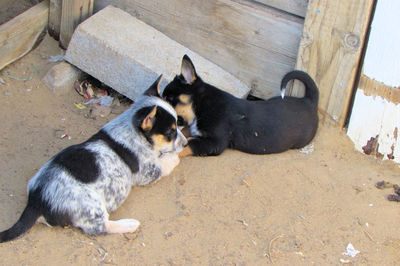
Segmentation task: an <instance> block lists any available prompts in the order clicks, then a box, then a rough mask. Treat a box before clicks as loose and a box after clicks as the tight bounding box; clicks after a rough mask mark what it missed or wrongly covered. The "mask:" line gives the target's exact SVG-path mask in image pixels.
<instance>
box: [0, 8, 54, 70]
mask: <svg viewBox="0 0 400 266" xmlns="http://www.w3.org/2000/svg"><path fill="white" fill-rule="evenodd" d="M48 12H49V5H48V3H47V1H43V2H41V3H39V4H37V5H35V6H34V7H31V8H30V9H28V10H27V11H25V12H24V13H22V14H20V15H18V16H16V17H15V18H13V19H11V20H9V21H8V22H6V23H4V24H2V25H0V69H2V68H3V67H5V66H6V65H8V64H10V63H12V62H14V61H15V60H17V59H19V58H21V57H22V56H24V55H25V54H26V53H28V52H29V51H30V50H31V49H32V48H33V47H34V46H35V44H36V43H37V42H38V40H40V36H44V35H42V33H44V32H45V30H46V26H47V21H48Z"/></svg>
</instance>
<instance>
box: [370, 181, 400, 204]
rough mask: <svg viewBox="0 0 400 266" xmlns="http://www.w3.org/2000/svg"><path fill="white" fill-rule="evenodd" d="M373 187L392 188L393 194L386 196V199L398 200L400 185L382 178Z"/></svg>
mask: <svg viewBox="0 0 400 266" xmlns="http://www.w3.org/2000/svg"><path fill="white" fill-rule="evenodd" d="M375 187H377V188H379V189H385V188H393V190H394V193H395V194H390V195H388V196H387V199H388V200H390V201H397V202H400V186H399V185H397V184H392V183H390V182H386V181H384V180H382V181H379V182H377V183H376V184H375Z"/></svg>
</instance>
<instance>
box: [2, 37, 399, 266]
mask: <svg viewBox="0 0 400 266" xmlns="http://www.w3.org/2000/svg"><path fill="white" fill-rule="evenodd" d="M59 53H60V49H59V47H58V44H57V43H56V42H55V41H54V40H52V39H51V38H49V37H48V36H46V38H45V39H44V41H43V42H42V43H41V44H40V45H39V47H38V48H36V49H35V50H34V51H32V52H31V53H29V54H28V55H26V56H25V57H23V58H22V59H21V60H19V61H17V62H15V63H13V64H11V65H10V66H8V67H6V68H5V69H3V70H2V71H1V72H0V78H2V80H3V81H4V83H5V84H1V83H0V121H1V123H0V124H1V126H0V213H1V216H0V230H4V229H7V228H8V227H10V226H11V225H12V224H14V223H15V221H16V220H17V219H18V218H19V216H20V214H21V212H22V210H23V209H24V207H25V204H26V200H27V197H26V185H27V182H28V180H29V179H30V178H31V177H32V176H33V175H34V174H35V172H36V171H37V170H38V169H39V168H40V167H41V166H42V165H43V164H44V163H45V162H46V161H47V160H48V159H49V158H50V157H51V156H52V155H54V154H55V153H57V152H59V151H60V150H61V149H63V148H65V147H67V146H69V145H72V144H74V143H79V142H82V141H84V140H86V139H87V138H89V137H90V136H91V135H92V134H94V133H95V132H96V131H97V130H99V129H100V127H101V126H102V125H104V124H105V123H106V122H107V121H109V120H110V119H112V118H113V117H115V116H116V114H111V115H110V116H108V117H105V118H102V117H98V118H97V119H95V120H94V119H88V118H86V116H85V115H86V114H87V110H79V109H78V108H76V107H75V106H74V103H79V102H82V101H83V98H82V97H80V96H79V95H78V94H76V93H75V92H74V91H73V89H72V88H71V91H68V92H67V93H65V94H63V95H55V94H53V93H52V92H50V90H49V89H48V88H46V87H45V86H44V85H43V84H42V83H41V81H40V79H41V78H42V77H43V75H44V74H45V73H46V71H47V70H48V69H49V68H50V67H51V66H52V65H53V64H54V63H50V62H49V61H48V60H49V56H50V55H58V54H59ZM63 134H68V135H69V136H71V139H70V140H69V139H68V138H63V139H62V138H60V136H61V135H63ZM313 145H314V150H313V152H311V153H309V154H303V153H300V152H299V151H298V150H291V151H287V152H284V153H281V154H274V155H263V156H257V155H249V154H244V153H241V152H238V151H232V150H228V151H226V152H224V153H223V154H222V155H221V156H218V157H208V158H196V157H187V158H183V159H182V160H181V164H180V165H179V166H178V167H177V168H176V169H175V170H174V171H173V173H172V174H171V175H170V176H169V177H167V178H164V179H162V180H161V181H160V182H158V183H157V184H155V185H153V186H149V187H136V188H133V190H132V192H131V194H130V196H129V198H128V199H127V200H126V202H125V203H124V204H123V205H122V206H121V208H119V209H118V210H117V211H116V212H115V213H113V214H112V215H111V218H113V219H119V218H135V219H138V220H140V221H141V223H142V226H141V227H140V230H139V231H138V232H137V233H135V234H125V235H104V236H97V237H90V236H87V235H84V234H83V233H82V232H81V231H80V230H78V229H74V228H49V227H47V226H45V225H43V224H36V225H35V226H34V227H33V228H32V229H31V230H30V231H29V232H28V233H27V234H25V235H24V236H23V237H21V238H19V239H17V240H15V241H11V242H8V243H2V244H0V263H1V264H2V265H70V264H76V265H100V264H113V265H266V264H276V265H312V264H316V265H340V264H341V263H352V264H354V265H396V264H397V265H398V264H399V262H400V251H399V250H400V230H399V224H400V223H399V221H400V203H395V202H389V201H387V200H386V198H385V196H386V195H387V194H390V193H392V190H391V189H387V190H378V189H377V188H375V186H374V185H375V183H376V182H377V181H380V180H386V181H390V182H392V183H400V176H399V173H400V169H399V167H398V166H397V165H395V164H393V163H392V162H389V161H381V160H379V159H375V158H373V157H370V156H367V155H364V154H361V153H359V152H357V151H355V150H354V148H353V144H352V142H351V141H350V140H349V139H348V137H347V136H346V135H345V134H344V133H343V132H341V131H338V130H337V129H332V128H328V127H327V126H324V125H321V126H320V128H319V131H318V134H317V136H316V138H315V140H314V141H313ZM349 243H352V244H353V246H354V247H355V249H357V250H359V251H360V253H359V254H358V255H356V256H355V257H354V258H352V257H350V256H348V255H344V254H343V253H344V252H345V251H346V246H347V245H348V244H349Z"/></svg>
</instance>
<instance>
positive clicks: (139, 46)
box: [65, 6, 250, 99]
mask: <svg viewBox="0 0 400 266" xmlns="http://www.w3.org/2000/svg"><path fill="white" fill-rule="evenodd" d="M184 54H187V55H189V57H190V58H191V59H192V61H193V63H194V64H195V66H196V71H197V73H198V74H199V75H200V76H201V77H202V78H203V80H204V81H206V82H208V83H210V84H213V85H214V86H217V87H219V88H221V89H223V90H225V91H227V92H229V93H232V94H233V95H235V96H237V97H241V98H244V97H246V96H247V94H248V93H249V91H250V89H249V88H248V87H247V86H246V85H245V84H244V83H243V82H241V81H240V80H238V79H237V78H235V77H234V76H232V75H231V74H230V73H228V72H226V71H225V70H223V69H222V68H220V67H219V66H217V65H215V64H213V63H211V62H210V61H208V60H206V59H204V58H203V57H201V56H200V55H198V54H196V53H195V52H193V51H191V50H189V49H188V48H186V47H184V46H182V45H180V44H179V43H177V42H175V41H174V40H172V39H170V38H168V37H167V36H166V35H164V34H163V33H161V32H159V31H157V30H156V29H154V28H152V27H151V26H149V25H147V24H145V23H144V22H142V21H140V20H138V19H136V18H135V17H133V16H131V15H130V14H128V13H126V12H125V11H123V10H121V9H118V8H115V7H113V6H108V7H106V8H104V9H103V10H101V11H99V12H98V13H96V14H95V15H93V16H91V17H90V18H89V19H87V20H86V21H84V22H83V23H81V24H80V25H79V26H78V27H77V29H76V30H75V32H74V34H73V36H72V38H71V41H70V43H69V46H68V50H67V53H66V56H65V58H66V60H67V61H69V62H70V63H72V64H74V65H75V66H77V67H78V68H80V69H81V70H83V71H85V72H87V73H88V74H90V75H92V76H93V77H95V78H97V79H99V80H100V81H102V82H104V83H105V84H107V85H108V86H110V87H112V88H113V89H114V90H116V91H118V92H120V93H122V94H124V95H125V96H127V97H129V98H131V99H135V98H136V97H137V96H139V95H140V94H141V93H142V92H143V91H144V90H145V89H147V88H148V87H149V86H150V85H151V84H152V83H153V82H154V80H155V79H156V78H157V77H158V76H159V75H160V74H163V76H164V80H163V82H162V84H161V88H164V87H165V85H166V84H167V83H168V82H169V81H171V80H172V79H173V78H174V76H175V75H176V74H178V73H180V65H181V60H182V57H183V55H184Z"/></svg>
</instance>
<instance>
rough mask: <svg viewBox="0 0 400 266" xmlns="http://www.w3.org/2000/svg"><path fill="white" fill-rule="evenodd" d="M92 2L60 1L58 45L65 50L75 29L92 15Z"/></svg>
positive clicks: (89, 0) (80, 0) (92, 0)
mask: <svg viewBox="0 0 400 266" xmlns="http://www.w3.org/2000/svg"><path fill="white" fill-rule="evenodd" d="M93 2H94V0H69V1H62V12H61V25H60V45H61V47H62V48H64V49H67V47H68V43H69V41H70V40H71V36H72V34H73V33H74V30H75V28H76V27H77V26H78V25H79V23H81V22H82V21H84V20H85V19H87V18H88V17H90V16H91V15H92V14H93Z"/></svg>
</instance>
